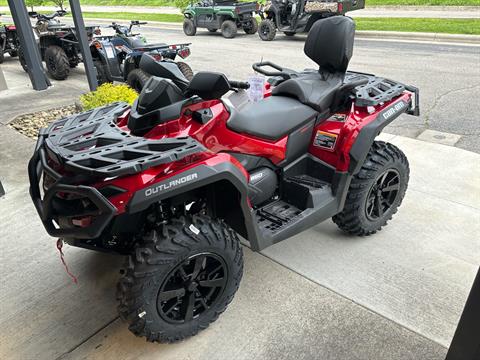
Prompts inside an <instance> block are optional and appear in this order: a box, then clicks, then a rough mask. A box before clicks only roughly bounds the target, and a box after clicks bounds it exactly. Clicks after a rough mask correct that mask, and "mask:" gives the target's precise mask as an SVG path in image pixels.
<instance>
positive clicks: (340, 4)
mask: <svg viewBox="0 0 480 360" xmlns="http://www.w3.org/2000/svg"><path fill="white" fill-rule="evenodd" d="M337 11H338V12H342V11H343V4H342V3H338V10H337Z"/></svg>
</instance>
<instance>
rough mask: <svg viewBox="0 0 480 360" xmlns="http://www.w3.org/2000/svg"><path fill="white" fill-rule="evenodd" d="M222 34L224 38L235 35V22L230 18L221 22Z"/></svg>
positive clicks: (231, 37) (236, 29)
mask: <svg viewBox="0 0 480 360" xmlns="http://www.w3.org/2000/svg"><path fill="white" fill-rule="evenodd" d="M221 30H222V35H223V37H224V38H225V39H233V38H234V37H235V35H237V31H238V28H237V24H235V22H234V21H232V20H225V21H224V22H223V23H222V29H221Z"/></svg>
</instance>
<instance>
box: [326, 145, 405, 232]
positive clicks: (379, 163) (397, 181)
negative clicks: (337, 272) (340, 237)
mask: <svg viewBox="0 0 480 360" xmlns="http://www.w3.org/2000/svg"><path fill="white" fill-rule="evenodd" d="M409 175H410V168H409V165H408V160H407V157H406V156H405V154H404V153H403V152H402V151H401V150H400V149H399V148H397V147H396V146H394V145H392V144H389V143H385V142H383V141H375V142H374V143H373V145H372V147H371V148H370V151H369V152H368V155H367V158H366V159H365V162H364V163H363V166H362V168H361V169H360V171H359V172H358V173H357V174H356V175H355V176H354V177H353V179H352V182H351V183H350V188H349V190H348V194H347V199H346V201H345V207H344V209H343V211H342V212H341V213H339V214H337V215H335V216H334V217H333V221H334V222H335V224H337V225H338V227H339V228H340V229H342V230H343V231H345V232H347V233H349V234H352V235H360V236H365V235H371V234H374V233H376V232H377V231H379V230H380V229H381V228H382V227H383V226H385V225H386V224H387V222H388V221H389V220H390V219H391V218H392V216H393V214H395V213H396V212H397V210H398V207H399V206H400V204H401V203H402V200H403V197H404V196H405V192H406V190H407V186H408V180H409Z"/></svg>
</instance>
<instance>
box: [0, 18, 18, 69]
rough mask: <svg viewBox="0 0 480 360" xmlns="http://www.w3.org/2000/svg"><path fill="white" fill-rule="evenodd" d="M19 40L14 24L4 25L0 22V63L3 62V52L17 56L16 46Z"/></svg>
mask: <svg viewBox="0 0 480 360" xmlns="http://www.w3.org/2000/svg"><path fill="white" fill-rule="evenodd" d="M1 16H2V14H0V17H1ZM19 47H20V41H19V39H18V35H17V28H16V27H15V25H4V24H2V23H0V64H1V63H3V61H4V57H5V54H6V53H8V54H10V56H11V57H16V56H18V48H19Z"/></svg>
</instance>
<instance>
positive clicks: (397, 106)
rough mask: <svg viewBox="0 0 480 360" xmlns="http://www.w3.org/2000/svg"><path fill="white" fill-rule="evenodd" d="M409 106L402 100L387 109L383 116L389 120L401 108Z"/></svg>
mask: <svg viewBox="0 0 480 360" xmlns="http://www.w3.org/2000/svg"><path fill="white" fill-rule="evenodd" d="M406 106H407V104H405V102H403V101H401V102H399V103H397V104H395V105H393V106H392V107H390V108H389V109H388V110H387V111H385V112H384V113H383V114H382V116H383V118H384V119H385V120H388V119H390V118H391V117H392V116H393V115H395V114H396V113H398V112H399V111H400V110H403V109H404V108H405V107H406Z"/></svg>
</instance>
